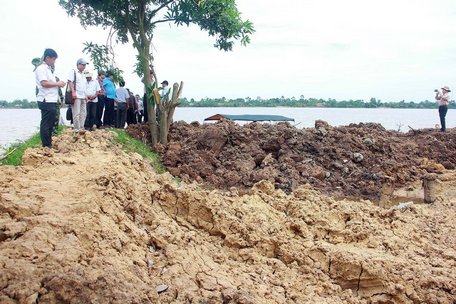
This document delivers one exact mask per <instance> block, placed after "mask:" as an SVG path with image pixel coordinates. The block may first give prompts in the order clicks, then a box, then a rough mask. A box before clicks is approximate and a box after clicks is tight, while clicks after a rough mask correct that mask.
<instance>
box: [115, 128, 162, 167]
mask: <svg viewBox="0 0 456 304" xmlns="http://www.w3.org/2000/svg"><path fill="white" fill-rule="evenodd" d="M111 131H113V132H114V133H116V136H115V137H114V139H115V141H117V142H118V143H120V144H121V145H122V149H123V150H124V151H125V152H128V153H133V152H135V153H138V154H139V155H141V156H143V157H145V158H147V159H150V160H151V161H152V166H153V167H154V169H155V171H156V172H157V173H158V174H162V173H164V172H166V169H165V167H163V165H162V164H161V162H160V157H159V156H158V154H157V153H156V152H154V151H152V150H151V148H150V147H149V146H147V145H146V144H144V143H143V142H142V141H140V140H138V139H136V138H133V137H131V136H130V135H128V134H127V132H125V131H124V130H120V129H111Z"/></svg>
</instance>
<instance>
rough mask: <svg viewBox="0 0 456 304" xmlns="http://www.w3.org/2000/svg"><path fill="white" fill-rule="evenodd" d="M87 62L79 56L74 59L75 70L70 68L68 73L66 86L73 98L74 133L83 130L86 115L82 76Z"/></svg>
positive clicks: (84, 89)
mask: <svg viewBox="0 0 456 304" xmlns="http://www.w3.org/2000/svg"><path fill="white" fill-rule="evenodd" d="M87 64H89V63H88V62H87V61H86V60H85V59H83V58H79V59H78V60H77V61H76V70H75V69H72V70H71V71H70V73H69V74H68V86H69V87H70V89H71V93H72V94H73V99H74V103H73V104H72V105H71V110H72V112H73V130H74V132H76V133H78V132H82V131H84V122H85V119H86V116H87V112H86V107H87V100H86V95H85V94H86V93H85V92H86V88H87V80H86V78H85V77H84V70H85V68H86V65H87Z"/></svg>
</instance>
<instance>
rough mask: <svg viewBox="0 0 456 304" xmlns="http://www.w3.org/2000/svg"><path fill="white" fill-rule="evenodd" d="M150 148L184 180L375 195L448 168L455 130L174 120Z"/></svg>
mask: <svg viewBox="0 0 456 304" xmlns="http://www.w3.org/2000/svg"><path fill="white" fill-rule="evenodd" d="M127 131H128V133H129V134H130V135H132V136H134V137H136V138H139V139H141V140H143V141H148V140H149V138H150V133H149V130H148V127H147V126H146V125H133V126H132V127H129V128H128V129H127ZM455 131H456V130H455ZM155 149H156V150H157V151H158V152H159V153H160V155H161V159H162V162H163V164H164V165H165V166H166V168H167V170H168V171H169V172H170V173H171V174H172V175H174V176H178V177H180V178H181V179H182V180H184V181H186V182H193V181H196V182H204V183H206V184H207V185H212V186H213V187H214V188H218V189H230V188H231V187H236V188H238V189H248V188H250V187H252V186H253V185H254V184H255V183H257V182H259V181H261V180H268V181H270V182H271V183H273V184H274V186H275V187H276V188H277V189H282V190H284V191H285V192H286V193H290V192H292V191H293V190H294V189H296V188H297V187H299V186H302V185H306V184H309V185H311V186H312V187H314V188H315V189H319V190H320V191H322V192H324V193H327V194H330V195H332V196H340V197H350V198H364V199H371V200H375V201H378V200H380V199H381V197H382V195H383V194H385V192H388V191H389V190H390V189H394V188H399V187H402V186H404V185H406V184H409V183H412V182H414V181H417V180H420V179H421V178H422V177H423V176H425V175H426V174H428V173H442V172H443V171H444V170H445V169H455V164H456V132H454V131H453V130H450V131H449V132H447V133H441V132H438V131H436V130H431V129H429V130H421V132H419V133H417V132H409V133H401V132H397V131H388V130H385V129H384V128H383V127H382V126H381V125H379V124H374V123H360V124H350V125H349V126H344V127H332V126H330V125H329V124H327V123H326V122H324V121H316V122H315V128H308V129H299V128H296V127H293V126H292V125H290V124H289V123H278V124H267V123H250V124H246V125H239V124H236V123H234V122H231V121H224V122H221V123H216V124H203V125H200V124H199V123H192V124H187V123H185V122H177V123H174V124H173V125H172V128H171V130H170V133H169V143H168V144H167V145H166V146H163V145H160V144H159V145H157V146H156V147H155ZM386 194H388V193H386Z"/></svg>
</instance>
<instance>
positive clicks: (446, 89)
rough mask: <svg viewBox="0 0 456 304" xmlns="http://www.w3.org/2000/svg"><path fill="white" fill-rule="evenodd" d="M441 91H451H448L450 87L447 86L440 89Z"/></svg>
mask: <svg viewBox="0 0 456 304" xmlns="http://www.w3.org/2000/svg"><path fill="white" fill-rule="evenodd" d="M442 90H445V91H447V92H451V90H450V87H449V86H444V87H443V88H442Z"/></svg>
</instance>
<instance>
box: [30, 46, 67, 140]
mask: <svg viewBox="0 0 456 304" xmlns="http://www.w3.org/2000/svg"><path fill="white" fill-rule="evenodd" d="M57 57H58V56H57V52H56V51H54V50H53V49H45V50H44V54H43V58H44V59H43V62H42V63H41V64H40V65H39V66H36V68H35V81H36V87H37V89H38V90H37V93H36V100H37V103H38V108H39V109H40V110H41V122H40V137H41V144H42V146H43V147H48V148H51V147H52V128H53V127H54V122H55V117H56V112H57V102H58V101H59V93H58V88H62V87H64V86H65V82H63V81H57V79H56V78H55V76H54V72H53V68H52V67H54V64H55V61H56V59H57ZM32 63H33V61H32Z"/></svg>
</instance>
